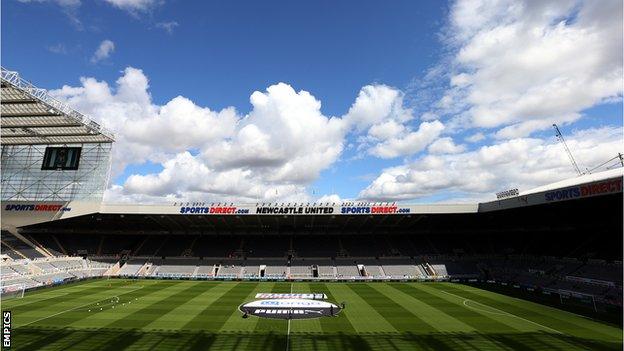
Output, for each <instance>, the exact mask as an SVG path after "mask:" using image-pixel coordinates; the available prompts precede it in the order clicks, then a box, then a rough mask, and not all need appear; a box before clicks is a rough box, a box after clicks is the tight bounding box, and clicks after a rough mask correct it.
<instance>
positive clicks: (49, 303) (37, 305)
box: [3, 283, 125, 316]
mask: <svg viewBox="0 0 624 351" xmlns="http://www.w3.org/2000/svg"><path fill="white" fill-rule="evenodd" d="M122 285H125V284H123V283H120V284H117V285H116V286H122ZM72 288H75V286H74V287H72ZM101 292H102V288H100V287H99V286H89V285H85V286H80V289H77V290H75V291H72V292H70V293H68V294H65V295H59V296H56V297H54V298H51V299H46V300H37V301H33V302H32V303H28V304H20V305H12V304H11V302H13V301H16V300H12V301H9V302H8V303H6V304H5V302H4V301H3V308H5V309H10V310H11V311H12V312H14V313H15V315H16V316H23V315H27V314H28V312H30V311H37V312H41V311H44V310H51V311H53V312H52V313H54V311H55V310H56V311H55V312H58V311H61V310H64V309H65V308H63V307H64V306H62V304H68V303H70V304H71V303H73V302H76V301H78V300H86V301H88V300H89V297H90V295H97V294H99V293H101ZM30 297H31V296H30V295H26V297H24V299H28V298H30ZM52 313H50V314H52Z"/></svg>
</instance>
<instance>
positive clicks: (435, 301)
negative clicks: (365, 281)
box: [409, 283, 539, 333]
mask: <svg viewBox="0 0 624 351" xmlns="http://www.w3.org/2000/svg"><path fill="white" fill-rule="evenodd" d="M431 285H432V284H429V283H409V286H410V287H411V288H413V289H416V290H417V291H419V292H420V293H422V294H425V295H426V296H427V297H426V301H427V303H429V304H430V305H432V306H436V307H439V308H440V309H443V311H445V313H447V314H449V315H451V316H453V317H455V318H456V319H459V320H461V321H462V322H464V323H466V324H468V325H470V326H473V327H474V328H476V329H478V330H480V331H482V332H485V333H500V332H502V333H509V332H518V331H525V332H530V331H535V330H539V329H538V327H537V326H535V325H530V324H528V323H527V322H524V321H522V320H518V319H516V318H513V317H511V316H507V315H504V314H501V313H499V312H496V311H494V310H491V311H490V310H488V309H486V308H485V307H479V308H471V307H469V306H466V305H464V302H465V301H464V299H461V298H458V297H456V296H452V295H448V294H444V293H443V292H441V291H439V290H437V289H434V288H433V287H432V286H431ZM433 285H435V284H433ZM477 307H478V306H477Z"/></svg>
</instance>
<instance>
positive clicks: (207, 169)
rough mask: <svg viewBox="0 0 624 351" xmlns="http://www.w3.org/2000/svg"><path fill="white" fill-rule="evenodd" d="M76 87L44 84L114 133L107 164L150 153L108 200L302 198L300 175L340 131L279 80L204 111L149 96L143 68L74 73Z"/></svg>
mask: <svg viewBox="0 0 624 351" xmlns="http://www.w3.org/2000/svg"><path fill="white" fill-rule="evenodd" d="M81 82H82V86H81V87H68V86H65V87H63V88H61V89H59V90H55V91H51V94H53V95H54V96H55V97H57V98H59V99H61V100H65V101H67V102H68V103H69V104H70V105H72V106H74V107H75V108H76V109H78V110H79V111H82V112H84V113H86V114H88V115H90V116H93V117H94V118H96V119H98V120H100V121H101V122H102V124H103V125H105V126H107V127H108V128H110V129H112V130H114V131H115V132H116V133H117V142H116V143H115V147H114V149H113V151H114V156H113V159H114V161H113V165H114V169H113V171H114V172H115V174H119V173H120V172H121V171H122V170H123V169H124V168H125V166H126V165H128V164H141V163H144V162H154V163H157V164H160V165H161V166H162V168H163V170H162V171H161V172H158V173H153V174H134V175H131V176H130V177H129V178H128V179H127V180H126V182H125V183H124V184H123V185H122V186H115V187H112V188H111V189H110V190H109V191H108V192H107V195H106V198H107V200H109V201H124V200H127V199H133V200H137V201H139V200H140V201H158V200H160V201H163V200H175V199H177V200H178V201H179V200H180V199H185V200H187V199H196V200H206V199H210V200H215V201H216V200H222V201H226V200H227V201H236V200H238V201H255V200H256V199H259V200H277V199H279V200H284V201H286V200H287V199H288V200H291V201H294V200H298V201H307V200H309V199H310V198H309V196H308V195H307V194H306V188H305V187H306V185H308V184H310V183H311V182H312V181H314V180H316V179H317V178H318V177H319V174H320V172H321V171H322V170H324V169H327V168H328V167H329V166H330V165H332V164H333V163H334V162H335V161H336V160H337V159H338V157H339V156H340V154H341V152H342V149H343V141H344V137H345V134H346V133H347V132H348V129H347V128H346V125H345V123H344V122H343V120H342V119H340V118H330V117H326V116H324V115H323V114H322V112H321V111H320V107H321V103H320V102H319V101H318V100H316V99H315V98H314V96H312V95H311V94H310V93H308V92H306V91H299V92H297V91H295V90H294V89H293V88H292V87H290V86H289V85H287V84H284V83H280V84H276V85H273V86H270V87H269V88H267V90H266V91H265V92H259V91H257V92H254V93H253V94H251V97H250V102H251V105H252V109H251V111H250V112H249V113H248V114H247V115H241V114H239V113H238V112H237V111H236V110H235V109H234V108H232V107H230V108H225V109H223V110H221V111H212V110H210V109H209V108H207V107H201V106H198V105H196V104H195V103H193V102H192V101H190V100H189V99H187V98H185V97H182V96H178V97H175V98H173V99H172V100H171V101H169V102H167V103H166V104H164V105H156V104H154V103H153V102H152V99H151V96H150V94H149V81H148V79H147V77H146V76H145V75H144V74H143V72H142V71H141V70H139V69H135V68H131V67H129V68H126V70H125V71H124V72H123V75H122V76H121V77H120V78H119V79H118V80H117V82H116V85H115V87H110V86H109V85H108V84H107V83H106V82H102V81H97V80H95V79H94V78H82V79H81Z"/></svg>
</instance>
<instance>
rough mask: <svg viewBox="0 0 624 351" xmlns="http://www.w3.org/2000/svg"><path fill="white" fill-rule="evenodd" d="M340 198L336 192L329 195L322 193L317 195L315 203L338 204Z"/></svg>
mask: <svg viewBox="0 0 624 351" xmlns="http://www.w3.org/2000/svg"><path fill="white" fill-rule="evenodd" d="M342 201H343V200H342V199H341V198H340V195H338V194H330V195H323V196H321V197H319V198H318V199H317V200H316V202H317V203H329V204H334V203H335V204H340V203H342Z"/></svg>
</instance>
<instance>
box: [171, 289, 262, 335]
mask: <svg viewBox="0 0 624 351" xmlns="http://www.w3.org/2000/svg"><path fill="white" fill-rule="evenodd" d="M228 284H232V285H233V287H232V289H230V290H229V291H228V292H227V293H226V294H223V295H221V296H220V297H219V298H218V299H217V300H215V301H214V302H213V303H211V304H210V305H207V306H205V307H204V308H203V309H202V310H201V312H200V313H198V314H197V315H195V317H193V319H191V320H190V321H188V322H187V323H186V324H185V325H184V326H183V327H182V329H199V330H205V331H210V332H215V331H218V330H219V329H221V327H222V326H223V324H224V323H225V322H226V321H227V319H228V317H229V316H230V315H231V314H232V311H233V310H235V309H236V308H238V305H239V304H240V301H242V300H243V299H244V298H245V297H246V296H247V295H249V293H250V292H251V291H253V290H254V289H255V288H256V286H257V285H258V283H238V282H232V283H228ZM200 308H201V307H200Z"/></svg>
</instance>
